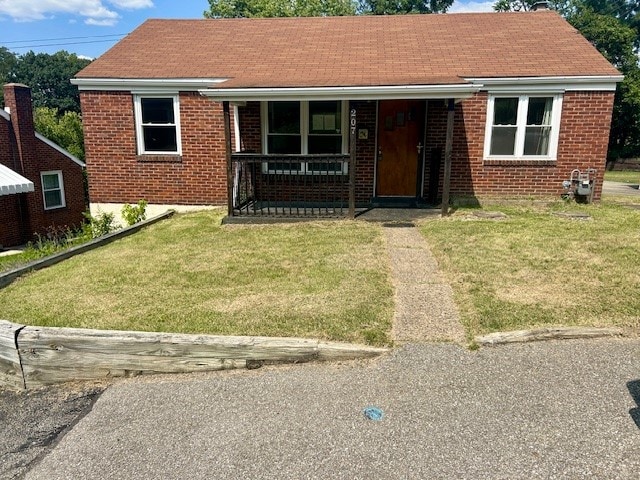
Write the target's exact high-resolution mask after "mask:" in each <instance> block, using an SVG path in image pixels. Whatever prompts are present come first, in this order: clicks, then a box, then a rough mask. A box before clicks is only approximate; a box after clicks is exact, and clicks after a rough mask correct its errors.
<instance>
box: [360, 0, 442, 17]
mask: <svg viewBox="0 0 640 480" xmlns="http://www.w3.org/2000/svg"><path fill="white" fill-rule="evenodd" d="M452 4H453V0H362V11H363V12H365V13H373V14H374V15H395V14H401V13H446V11H447V10H448V9H449V7H451V5H452Z"/></svg>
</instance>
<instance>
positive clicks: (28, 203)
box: [0, 83, 86, 247]
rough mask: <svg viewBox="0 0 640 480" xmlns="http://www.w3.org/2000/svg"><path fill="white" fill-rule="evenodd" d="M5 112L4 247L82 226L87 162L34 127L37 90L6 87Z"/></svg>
mask: <svg viewBox="0 0 640 480" xmlns="http://www.w3.org/2000/svg"><path fill="white" fill-rule="evenodd" d="M4 101H5V108H4V110H1V109H0V247H9V246H15V245H20V244H24V243H26V242H28V241H30V240H33V236H34V234H35V233H41V234H44V233H46V231H47V228H49V227H51V226H57V227H67V226H68V227H73V226H80V224H81V223H82V221H83V216H82V213H83V212H84V211H85V209H86V202H85V193H84V184H83V182H84V179H83V169H84V163H83V162H81V161H80V160H78V159H77V158H76V157H74V156H73V155H71V154H70V153H69V152H67V151H66V150H64V149H63V148H61V147H60V146H58V145H56V144H55V143H53V142H52V141H50V140H48V139H47V138H45V137H43V136H42V135H40V134H39V133H37V132H36V131H35V130H34V127H33V109H32V108H33V107H32V104H31V89H29V88H28V87H27V86H25V85H20V84H15V83H11V84H7V85H5V86H4Z"/></svg>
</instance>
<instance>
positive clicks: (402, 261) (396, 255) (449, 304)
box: [384, 224, 464, 343]
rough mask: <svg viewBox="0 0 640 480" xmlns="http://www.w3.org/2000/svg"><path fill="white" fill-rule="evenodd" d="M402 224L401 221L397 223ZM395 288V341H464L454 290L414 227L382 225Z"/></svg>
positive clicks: (393, 333)
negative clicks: (454, 299)
mask: <svg viewBox="0 0 640 480" xmlns="http://www.w3.org/2000/svg"><path fill="white" fill-rule="evenodd" d="M399 225H402V224H399ZM384 234H385V238H386V241H387V249H388V251H389V256H390V258H391V272H392V275H393V284H394V288H395V304H396V310H395V314H394V320H393V329H392V335H393V340H394V341H395V342H400V343H406V342H410V343H422V342H434V341H448V342H463V341H464V330H463V328H462V325H461V324H460V315H459V314H458V309H457V307H456V305H455V303H454V302H453V292H452V290H451V287H450V286H449V284H448V283H447V282H446V281H445V279H444V277H443V276H442V274H441V273H440V271H439V269H438V263H437V262H436V259H435V258H434V257H433V255H432V254H431V251H430V250H429V246H428V245H427V242H426V241H425V240H424V237H423V236H422V235H421V234H420V232H419V231H418V229H417V228H415V227H411V226H409V227H407V226H394V225H393V224H387V225H386V226H384Z"/></svg>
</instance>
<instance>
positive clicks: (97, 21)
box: [84, 18, 118, 27]
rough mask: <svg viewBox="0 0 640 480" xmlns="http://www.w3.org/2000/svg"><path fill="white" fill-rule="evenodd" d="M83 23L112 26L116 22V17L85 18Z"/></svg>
mask: <svg viewBox="0 0 640 480" xmlns="http://www.w3.org/2000/svg"><path fill="white" fill-rule="evenodd" d="M84 23H86V24H87V25H94V26H97V27H113V26H114V25H115V24H116V23H118V19H117V18H100V19H99V18H87V19H86V20H85V21H84Z"/></svg>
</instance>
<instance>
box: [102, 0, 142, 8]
mask: <svg viewBox="0 0 640 480" xmlns="http://www.w3.org/2000/svg"><path fill="white" fill-rule="evenodd" d="M109 3H111V4H113V5H114V6H116V7H118V8H127V9H131V10H135V9H137V8H151V7H153V2H152V1H151V0H109Z"/></svg>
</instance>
